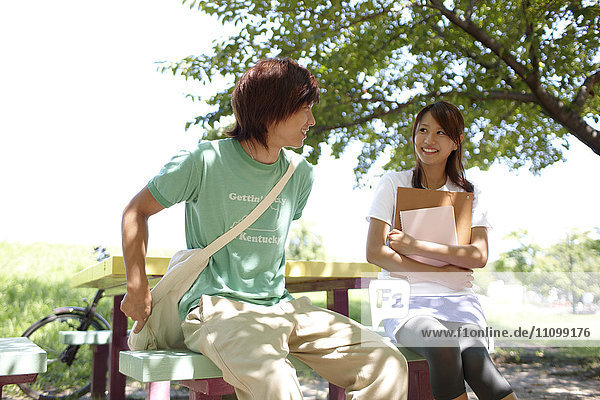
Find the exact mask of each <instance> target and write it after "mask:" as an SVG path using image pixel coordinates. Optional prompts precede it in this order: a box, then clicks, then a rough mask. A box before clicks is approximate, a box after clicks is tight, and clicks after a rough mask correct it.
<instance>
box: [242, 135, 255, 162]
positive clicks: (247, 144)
mask: <svg viewBox="0 0 600 400" xmlns="http://www.w3.org/2000/svg"><path fill="white" fill-rule="evenodd" d="M245 142H246V147H247V148H248V153H250V157H251V158H252V159H253V160H254V161H256V158H254V154H253V153H252V150H251V149H250V143H248V140H245Z"/></svg>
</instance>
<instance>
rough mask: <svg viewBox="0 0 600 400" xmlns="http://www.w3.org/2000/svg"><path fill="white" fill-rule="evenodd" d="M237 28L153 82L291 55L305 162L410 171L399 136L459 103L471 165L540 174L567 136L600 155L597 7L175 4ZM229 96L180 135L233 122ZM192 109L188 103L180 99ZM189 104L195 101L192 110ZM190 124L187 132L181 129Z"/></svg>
mask: <svg viewBox="0 0 600 400" xmlns="http://www.w3.org/2000/svg"><path fill="white" fill-rule="evenodd" d="M183 2H184V3H187V4H188V5H189V6H190V7H191V8H193V7H197V8H198V9H199V10H201V11H203V12H205V13H208V14H210V15H215V16H218V18H219V20H220V21H221V22H223V23H227V24H235V25H236V26H237V27H238V29H239V32H238V33H237V34H235V35H233V36H232V37H228V38H225V39H223V40H220V41H217V42H215V43H213V54H203V55H198V56H190V57H187V58H185V59H183V60H181V61H180V62H177V63H173V64H169V65H165V66H164V67H163V70H165V71H171V72H173V73H174V74H181V75H183V76H184V77H186V79H188V78H189V79H197V80H200V81H201V82H204V83H210V82H211V80H212V79H213V78H214V77H215V76H219V75H222V76H226V77H228V78H231V79H230V82H233V81H234V80H235V79H237V78H238V77H239V76H241V74H242V73H243V72H244V71H245V70H246V69H247V68H248V67H249V66H250V65H252V64H253V63H255V62H256V61H257V60H258V59H260V58H265V57H273V56H278V57H291V58H294V59H296V60H299V62H300V63H302V64H303V65H306V66H307V67H308V68H309V69H310V70H311V71H312V72H313V73H314V74H315V75H316V76H317V78H318V80H319V82H320V83H321V85H322V89H323V91H322V97H321V102H320V105H319V106H318V108H317V109H316V116H317V125H316V126H315V127H313V128H312V129H311V131H310V135H309V137H308V139H307V140H306V141H305V143H306V144H307V147H308V153H309V159H310V160H311V161H312V162H316V161H317V160H318V158H319V156H320V154H321V145H322V144H323V143H325V142H327V143H329V144H330V145H331V146H332V149H333V154H334V156H339V155H340V154H341V153H342V152H343V150H344V149H345V147H346V146H347V145H348V144H349V143H350V142H352V141H356V140H358V141H361V142H362V143H363V150H362V154H361V156H360V158H359V161H358V165H357V169H356V171H357V174H358V176H359V177H360V176H361V174H363V173H364V172H366V171H367V170H368V169H369V167H370V166H371V164H372V163H373V162H374V160H376V159H377V158H378V157H379V156H380V155H381V154H382V153H384V154H386V155H388V154H390V155H391V160H390V162H389V164H388V165H387V167H388V168H393V167H407V166H412V163H413V161H412V160H413V155H412V146H411V143H410V142H411V141H410V125H411V124H412V120H413V118H414V115H415V114H416V112H417V111H418V110H419V109H420V108H421V107H422V106H423V105H425V104H426V103H429V102H432V101H435V100H439V99H445V100H448V101H451V102H454V103H455V104H458V105H459V106H460V107H461V108H462V109H463V111H464V113H465V117H466V122H467V126H468V127H470V132H469V134H468V137H467V140H466V142H465V150H466V161H467V163H468V165H469V166H479V167H481V168H483V169H486V168H488V167H489V165H490V164H491V163H492V162H493V161H494V160H496V159H500V160H501V161H503V162H505V163H507V164H508V165H510V166H511V167H515V168H516V167H520V166H522V165H529V167H530V169H531V170H532V171H534V172H536V171H539V170H540V169H542V168H544V167H545V166H547V165H550V164H552V163H554V162H556V161H558V160H560V159H561V158H562V150H563V149H564V148H565V147H568V143H567V142H566V140H565V134H566V133H570V134H572V135H574V136H575V137H577V138H578V139H579V140H581V141H582V142H583V143H585V144H586V145H587V146H588V147H590V148H591V149H592V150H593V151H594V152H596V153H598V154H600V132H599V131H598V128H594V127H592V126H591V125H590V123H589V121H595V122H596V123H599V122H600V115H599V112H598V110H600V96H597V95H596V92H597V91H598V88H599V82H600V52H599V50H598V49H599V48H600V28H599V27H600V6H599V5H598V3H597V0H594V1H590V0H583V1H581V0H574V1H564V0H555V1H551V0H520V1H516V0H468V1H467V0H462V1H454V2H453V1H442V0H416V1H410V0H403V1H392V0H352V1H351V0H327V1H322V0H292V1H288V2H280V1H276V0H273V1H264V0H213V1H196V0H183ZM231 91H232V86H230V87H228V88H225V89H224V90H222V91H220V92H218V93H217V94H216V95H215V96H213V97H211V98H210V99H208V100H207V103H208V104H210V105H212V106H214V111H213V112H210V113H208V114H206V115H201V116H198V117H197V118H196V119H195V120H194V121H193V122H190V124H202V125H204V127H205V128H207V129H209V130H211V132H212V134H213V135H214V134H215V133H216V131H215V130H214V129H215V128H216V127H218V126H219V122H220V121H221V120H222V118H223V117H226V116H228V115H231V114H232V112H231V106H230V104H229V98H230V93H231ZM191 97H192V98H195V97H194V96H191ZM196 99H198V100H205V99H199V98H196ZM188 126H189V125H188Z"/></svg>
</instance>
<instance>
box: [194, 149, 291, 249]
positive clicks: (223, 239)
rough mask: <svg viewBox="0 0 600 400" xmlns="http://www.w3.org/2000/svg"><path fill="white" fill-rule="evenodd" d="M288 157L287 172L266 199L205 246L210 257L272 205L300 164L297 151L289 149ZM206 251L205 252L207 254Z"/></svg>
mask: <svg viewBox="0 0 600 400" xmlns="http://www.w3.org/2000/svg"><path fill="white" fill-rule="evenodd" d="M283 151H286V152H287V153H288V157H289V159H290V165H289V166H288V169H287V171H285V174H283V176H282V177H281V179H279V182H277V183H276V184H275V186H273V188H272V189H271V191H270V192H269V193H268V194H267V195H266V196H265V198H264V199H262V200H261V202H260V203H258V205H257V206H256V207H254V209H253V210H252V211H250V213H249V214H248V215H246V217H244V219H243V220H241V221H240V222H238V223H237V224H236V225H235V226H234V227H233V228H231V229H230V230H228V231H227V232H225V233H224V234H222V235H221V236H219V237H218V238H216V239H215V240H214V241H213V242H212V243H211V244H209V245H208V246H206V247H205V248H204V250H205V252H206V253H208V257H210V256H212V255H213V254H215V253H216V252H217V251H219V250H221V248H223V247H224V246H225V245H226V244H227V243H229V242H231V241H232V240H233V238H235V237H236V236H238V235H240V234H241V233H242V232H244V231H245V230H246V229H247V228H248V227H250V225H252V224H253V223H254V222H255V221H256V220H257V219H258V217H260V216H261V215H262V214H263V213H264V212H265V211H266V210H267V208H269V207H270V206H271V204H272V203H273V202H274V201H275V199H276V198H277V196H278V195H279V193H281V191H282V190H283V187H284V186H285V185H286V184H287V182H288V180H289V179H290V177H291V176H292V174H293V173H294V171H295V169H296V166H297V164H298V156H297V155H296V153H294V152H292V151H287V150H285V149H283ZM206 253H205V254H206Z"/></svg>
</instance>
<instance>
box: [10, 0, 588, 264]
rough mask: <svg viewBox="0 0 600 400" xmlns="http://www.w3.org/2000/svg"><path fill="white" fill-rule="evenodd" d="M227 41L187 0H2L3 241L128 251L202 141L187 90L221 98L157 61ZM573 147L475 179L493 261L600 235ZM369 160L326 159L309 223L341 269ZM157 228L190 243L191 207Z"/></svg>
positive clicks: (582, 153)
mask: <svg viewBox="0 0 600 400" xmlns="http://www.w3.org/2000/svg"><path fill="white" fill-rule="evenodd" d="M227 33H228V31H227V30H226V29H225V28H223V27H221V26H220V25H219V24H218V23H215V21H214V19H213V18H210V17H206V16H203V15H201V14H200V13H199V12H198V11H196V10H190V9H189V8H188V7H186V6H184V5H181V2H180V1H165V0H160V1H159V0H148V1H140V0H128V1H115V0H107V1H104V2H102V3H97V2H91V1H86V0H81V1H79V0H78V1H75V0H63V1H59V2H46V1H40V0H31V1H27V2H17V1H12V2H11V1H4V2H1V3H0V37H2V38H3V39H2V41H1V42H0V57H1V58H0V171H2V172H1V175H0V179H1V181H2V189H1V191H2V195H1V196H0V241H9V242H26V243H27V242H40V241H41V242H50V243H66V244H84V245H89V246H90V248H91V247H92V246H94V245H97V244H104V245H108V246H115V247H118V246H119V244H120V218H121V213H122V210H123V208H124V207H125V205H126V204H127V202H128V201H129V199H130V198H131V197H132V196H134V195H135V194H136V193H137V192H138V191H139V190H140V189H141V188H142V187H143V186H144V185H145V184H146V183H147V181H148V180H149V179H150V178H151V177H152V176H154V175H155V174H156V173H157V172H158V171H159V170H160V167H161V166H162V165H163V164H164V163H165V162H167V161H168V160H169V158H170V157H171V156H172V155H173V154H175V153H176V152H177V151H178V150H179V149H181V148H187V147H189V146H191V145H193V143H195V142H196V141H197V140H198V138H199V137H200V136H201V130H200V129H198V128H193V129H190V130H189V131H187V132H186V131H185V129H184V127H185V123H186V122H187V121H189V120H191V119H192V118H193V117H194V116H196V115H198V114H200V113H201V112H202V111H203V110H205V109H204V108H203V107H202V105H200V104H198V103H193V102H191V101H190V100H189V99H186V97H185V94H186V93H189V92H192V93H195V94H204V95H207V93H209V92H210V90H211V88H208V89H206V88H204V89H203V88H201V87H199V86H198V85H197V84H194V83H193V82H186V81H185V80H184V79H182V78H178V77H174V76H173V75H172V74H163V73H160V72H159V71H158V67H159V65H158V64H156V63H157V62H158V61H176V60H179V59H181V58H183V57H185V56H188V55H192V54H196V55H197V54H201V53H202V52H206V51H208V50H209V49H210V47H211V40H212V39H213V38H216V37H219V36H223V35H227ZM217 85H218V83H217ZM214 89H215V88H212V90H214ZM314 113H315V117H316V118H317V119H318V107H315V109H314ZM309 134H310V132H309ZM570 142H571V150H570V151H569V152H568V153H567V161H566V162H564V163H558V164H555V165H553V166H551V167H549V168H547V169H546V170H544V171H543V173H542V174H541V175H540V176H533V175H532V174H530V173H529V172H528V171H526V170H521V171H518V172H515V171H510V170H508V168H506V167H504V166H502V165H494V166H493V167H492V168H491V170H490V171H485V172H484V171H479V170H476V169H475V170H470V171H468V174H469V177H470V178H472V179H473V180H474V181H475V182H477V183H479V184H480V185H481V187H482V189H483V192H484V194H485V196H486V199H487V201H486V203H487V205H488V209H489V212H490V215H491V218H492V223H493V224H494V230H492V231H491V233H490V250H491V259H494V258H496V257H497V255H498V254H499V253H500V252H502V251H506V250H508V249H510V247H511V246H513V245H514V243H512V242H510V241H508V240H505V239H504V237H505V236H506V234H507V233H509V232H511V231H514V230H517V229H527V230H528V231H529V233H530V234H531V235H532V238H533V240H534V241H535V242H538V243H542V244H549V243H552V242H553V241H557V240H561V239H563V238H564V237H565V235H566V232H567V231H569V230H570V229H573V228H578V229H581V230H590V229H593V228H594V227H596V226H600V218H599V217H600V213H599V212H598V208H597V201H598V200H597V199H598V195H599V194H600V189H599V187H598V184H597V176H596V175H597V174H596V173H595V172H596V171H600V157H599V156H597V155H596V154H594V153H593V152H592V151H591V150H589V149H588V148H586V147H585V146H584V145H582V144H581V143H579V142H578V141H577V140H576V139H572V140H571V141H570ZM356 151H357V149H356V148H353V149H351V150H350V151H349V152H348V154H347V155H346V156H345V157H343V158H342V159H341V160H333V159H331V158H329V157H327V158H325V159H322V161H320V162H319V164H318V165H317V166H316V168H315V173H316V181H315V186H314V188H313V193H312V195H311V198H310V200H309V203H308V205H307V207H306V209H305V212H304V216H303V219H304V220H305V222H306V223H307V224H309V226H311V227H312V228H313V229H314V230H315V232H317V233H319V234H320V235H321V236H322V237H323V240H324V244H325V248H326V252H327V254H328V256H329V257H330V258H331V259H335V260H339V261H363V260H364V243H365V238H366V231H367V227H368V226H367V222H366V221H365V218H364V217H365V215H366V214H367V212H368V209H369V206H370V203H371V200H372V196H373V189H372V188H370V187H365V188H363V189H360V190H353V186H354V183H355V182H354V174H353V171H352V168H353V167H354V162H355V161H356ZM380 173H381V171H374V174H373V175H374V177H373V179H372V180H370V181H369V183H370V185H372V186H373V187H374V186H375V185H376V184H377V175H378V174H380ZM150 230H151V231H150V248H151V249H152V248H160V249H175V250H176V249H179V248H183V247H184V246H185V241H184V234H183V208H182V207H181V206H180V205H177V206H174V207H172V208H171V209H168V210H166V211H164V212H161V213H160V214H158V215H156V216H154V217H152V218H151V221H150Z"/></svg>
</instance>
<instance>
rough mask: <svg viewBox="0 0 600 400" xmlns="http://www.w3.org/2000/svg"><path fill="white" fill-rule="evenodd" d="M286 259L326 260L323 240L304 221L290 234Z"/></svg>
mask: <svg viewBox="0 0 600 400" xmlns="http://www.w3.org/2000/svg"><path fill="white" fill-rule="evenodd" d="M285 257H286V259H288V260H303V261H323V260H325V259H326V252H325V247H324V246H323V238H322V237H321V235H319V234H318V233H316V232H315V231H314V230H313V229H311V227H310V226H309V225H307V224H306V222H304V221H300V222H298V224H297V225H296V226H294V227H293V228H292V229H291V231H290V234H289V237H288V243H287V248H286V250H285Z"/></svg>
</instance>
